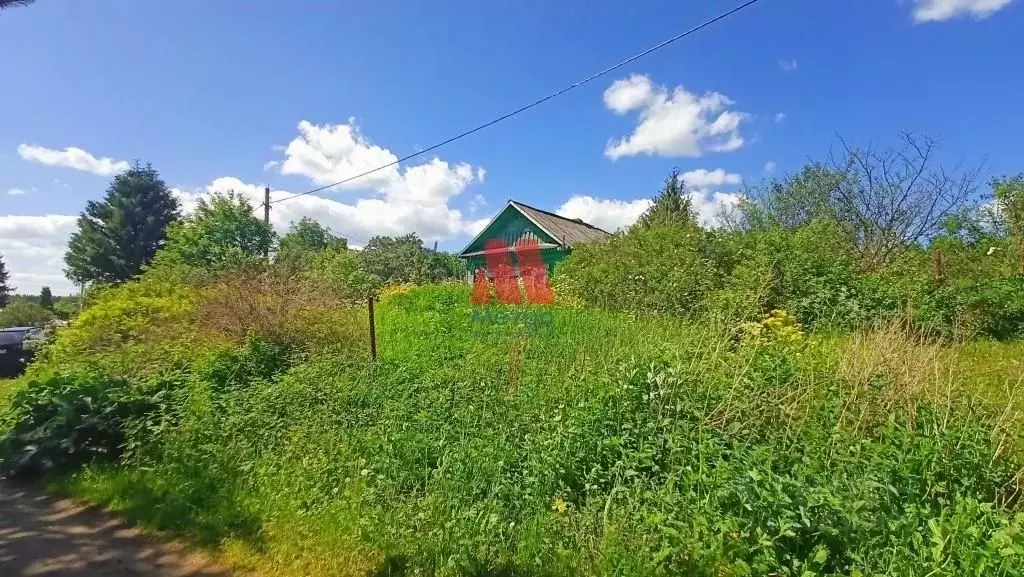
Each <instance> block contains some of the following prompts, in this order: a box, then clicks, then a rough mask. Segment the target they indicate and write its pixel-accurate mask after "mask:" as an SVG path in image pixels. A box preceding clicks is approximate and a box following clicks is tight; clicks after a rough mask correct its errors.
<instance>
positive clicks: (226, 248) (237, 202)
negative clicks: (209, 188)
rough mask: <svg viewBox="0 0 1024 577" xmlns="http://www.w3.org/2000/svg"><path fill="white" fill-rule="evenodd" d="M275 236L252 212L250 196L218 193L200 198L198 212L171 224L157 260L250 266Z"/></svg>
mask: <svg viewBox="0 0 1024 577" xmlns="http://www.w3.org/2000/svg"><path fill="white" fill-rule="evenodd" d="M274 240H275V235H274V231H273V229H271V228H270V225H269V224H266V223H265V222H263V221H262V220H260V219H258V218H256V217H255V216H254V215H253V207H252V204H250V203H249V201H248V200H246V199H245V198H244V197H242V196H240V195H237V194H235V193H234V192H228V193H227V194H222V193H216V194H214V195H213V196H212V197H211V198H210V199H209V200H206V199H200V201H199V204H198V205H197V206H196V210H195V212H193V213H192V214H191V215H189V216H188V218H186V219H185V220H183V221H182V222H180V223H177V224H175V225H174V226H173V227H171V229H170V230H169V231H168V234H167V246H166V247H165V248H164V249H163V250H162V251H160V254H159V255H158V257H157V263H158V264H172V265H173V264H178V265H185V266H189V267H197V268H203V269H209V270H222V269H227V268H234V267H240V266H251V265H254V264H256V263H257V262H260V261H262V260H263V259H264V255H265V254H267V252H268V251H269V250H270V248H271V247H272V246H273V244H274Z"/></svg>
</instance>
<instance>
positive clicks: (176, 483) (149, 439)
mask: <svg viewBox="0 0 1024 577" xmlns="http://www.w3.org/2000/svg"><path fill="white" fill-rule="evenodd" d="M468 290H469V289H468V288H467V287H461V286H448V287H438V286H433V287H421V288H416V289H412V290H408V291H404V292H403V291H397V292H394V293H392V294H389V295H388V296H386V297H385V298H384V299H383V301H382V302H381V303H380V305H379V307H378V323H377V326H378V339H379V342H378V351H379V355H380V357H379V360H378V362H376V363H370V362H369V361H368V360H367V359H366V355H365V353H364V352H363V350H362V349H359V348H358V347H353V348H350V349H348V350H347V351H346V352H343V353H335V354H319V355H303V354H295V352H294V349H293V348H291V347H290V346H289V345H288V344H287V343H282V342H280V341H273V340H267V339H264V338H261V337H259V336H253V335H250V336H249V337H247V340H245V341H239V342H238V345H237V346H235V347H234V348H224V349H218V350H216V351H212V352H210V354H209V355H206V356H204V357H202V358H197V360H195V361H193V362H191V363H189V364H188V365H187V367H185V368H183V369H182V370H181V371H180V372H177V373H174V374H175V377H174V378H176V379H178V384H177V386H175V387H173V388H172V389H171V390H173V394H172V395H171V397H170V398H168V399H167V401H166V405H165V406H164V407H163V408H162V410H161V412H160V413H159V417H158V418H152V419H150V420H149V421H148V422H149V423H150V424H151V426H149V427H147V428H145V429H136V430H135V432H134V433H133V434H136V435H138V437H137V438H134V439H132V441H131V442H132V443H133V446H137V447H138V449H137V450H135V451H133V452H132V454H131V455H130V457H129V458H127V459H126V460H125V461H124V462H123V463H122V464H120V465H119V466H116V467H111V466H102V465H95V466H92V467H89V468H87V469H85V470H84V471H83V472H81V473H79V474H77V475H76V476H74V477H72V478H70V479H68V480H66V481H65V485H64V486H65V488H66V489H68V490H69V491H71V492H73V493H75V494H78V495H82V496H85V497H87V498H90V499H93V500H96V501H99V502H103V503H107V504H109V505H110V506H112V507H114V508H117V509H119V510H122V511H125V512H126V513H127V514H129V515H130V516H133V517H135V518H137V519H140V520H142V521H143V522H145V523H148V524H150V525H153V526H156V527H160V528H164V529H170V530H174V531H180V532H183V533H187V534H190V535H192V536H193V537H195V538H198V539H200V540H202V541H204V542H207V543H211V544H218V545H220V546H221V547H224V548H226V549H227V550H229V551H232V552H233V554H234V555H236V556H238V557H243V558H245V559H246V560H247V561H251V562H254V563H256V564H257V565H259V566H261V567H262V568H264V569H271V570H273V571H274V572H282V573H288V574H297V575H298V574H332V575H368V574H377V575H387V574H392V575H398V574H408V575H559V576H562V575H658V574H664V575H707V576H715V577H721V576H726V575H769V574H775V575H801V576H812V575H962V574H983V575H1016V574H1020V573H1021V572H1022V571H1024V534H1022V530H1024V515H1022V513H1021V512H1020V502H1019V494H1018V485H1019V482H1020V475H1019V471H1020V469H1021V461H1020V458H1019V456H1020V452H1019V450H1018V449H1017V447H1018V443H1019V439H1020V433H1019V430H1020V429H1019V427H1018V426H1017V425H1018V424H1019V418H1018V417H1019V415H1018V407H1019V404H1018V403H1017V401H1016V399H1015V396H1014V395H1013V392H1012V389H1013V387H1014V385H1015V384H1016V382H1015V381H1013V380H1012V376H1011V375H1012V372H1013V370H1014V367H1015V366H1016V365H1010V366H1008V368H1005V370H1003V371H1002V372H1000V373H998V374H996V373H991V374H989V373H983V371H979V370H978V369H977V366H976V365H975V364H973V363H972V362H971V361H970V358H971V356H972V355H974V356H977V355H979V354H980V353H979V352H978V351H979V350H981V351H985V352H986V354H992V355H996V354H997V353H996V352H993V351H995V350H996V349H985V348H984V347H982V348H981V349H973V348H971V347H972V346H974V345H967V346H956V347H949V346H945V345H939V344H936V343H932V342H929V341H925V340H922V339H918V338H915V337H914V336H913V335H908V334H907V333H905V332H904V331H901V330H899V329H898V328H895V327H893V328H889V329H886V330H876V331H870V332H864V333H858V334H855V335H853V336H852V337H835V336H832V337H818V336H809V337H808V336H801V337H800V338H786V339H781V338H774V337H773V336H772V334H771V333H770V332H767V333H765V334H763V335H761V337H759V338H758V339H756V340H754V341H750V340H744V339H742V338H739V336H738V335H737V334H736V333H735V327H732V326H726V325H719V324H716V323H713V322H710V321H709V322H707V323H699V322H693V321H682V320H673V319H668V318H661V317H655V318H648V317H637V316H631V315H627V314H617V313H609V312H604V311H595V310H588V309H562V308H555V309H537V310H530V309H527V312H525V313H522V314H518V315H510V316H509V317H507V319H500V320H499V319H498V318H497V317H489V318H487V319H481V318H480V317H479V315H478V316H477V317H474V315H473V310H472V308H471V307H470V305H469V294H468ZM337 314H342V313H341V312H338V313H337ZM349 314H351V315H352V321H351V322H352V323H353V324H352V326H353V327H356V326H359V327H360V328H363V327H362V326H361V325H357V324H355V323H358V322H360V321H358V320H356V319H357V318H362V315H364V314H365V311H362V310H358V309H356V310H351V311H349ZM530 314H535V315H541V317H542V318H547V317H544V316H543V315H550V319H551V322H550V323H546V322H544V323H536V324H535V323H532V322H529V321H530V319H531V318H533V317H529V316H528V315H530ZM524 315H527V316H524ZM345 334H347V335H349V337H346V338H353V339H355V338H356V337H355V334H356V330H355V329H353V331H351V332H349V333H345ZM992 346H995V345H992ZM1000 346H1012V345H1000ZM1003 389H1007V390H1009V393H1007V395H1006V396H1003V394H1002V393H999V392H998V391H1001V390H1003Z"/></svg>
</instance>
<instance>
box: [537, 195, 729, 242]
mask: <svg viewBox="0 0 1024 577" xmlns="http://www.w3.org/2000/svg"><path fill="white" fill-rule="evenodd" d="M740 197H741V195H740V194H739V193H733V192H711V191H707V190H696V191H692V192H691V193H690V201H691V203H692V206H693V210H694V212H695V213H696V214H697V219H698V220H699V221H700V223H701V224H703V225H704V226H709V227H714V226H718V224H719V216H720V215H721V214H722V212H723V210H725V209H728V208H731V207H733V206H736V203H738V202H739V200H740ZM652 202H653V201H652V200H651V199H649V198H641V199H637V200H616V199H610V198H594V197H592V196H581V195H577V196H573V197H572V198H570V199H569V200H567V201H566V202H565V203H563V204H562V206H560V207H558V209H557V210H556V211H555V212H556V213H558V214H559V215H561V216H564V217H566V218H579V219H582V220H583V221H584V222H588V223H590V224H592V225H594V226H596V227H599V228H602V229H604V230H607V231H609V232H614V231H616V230H620V229H623V228H626V227H628V226H631V225H632V224H633V223H635V222H636V221H637V219H638V218H640V215H642V214H643V213H644V211H646V210H647V209H648V208H650V206H651V204H652Z"/></svg>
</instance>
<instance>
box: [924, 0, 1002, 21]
mask: <svg viewBox="0 0 1024 577" xmlns="http://www.w3.org/2000/svg"><path fill="white" fill-rule="evenodd" d="M1012 1H1013V0H914V3H915V4H916V8H914V20H915V21H917V22H939V21H942V20H949V19H950V18H957V17H963V16H970V17H972V18H974V19H975V20H981V19H983V18H988V17H989V16H991V15H993V14H995V13H996V12H998V11H1000V10H1002V9H1003V8H1005V7H1006V6H1008V5H1009V4H1010V2H1012Z"/></svg>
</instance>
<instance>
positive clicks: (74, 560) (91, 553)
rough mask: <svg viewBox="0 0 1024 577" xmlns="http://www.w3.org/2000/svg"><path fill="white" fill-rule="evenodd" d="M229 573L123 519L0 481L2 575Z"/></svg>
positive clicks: (181, 575)
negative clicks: (160, 540) (141, 530)
mask: <svg viewBox="0 0 1024 577" xmlns="http://www.w3.org/2000/svg"><path fill="white" fill-rule="evenodd" d="M230 574H231V573H230V572H229V571H227V570H225V569H224V568H222V567H218V566H217V565H215V564H214V563H212V562H211V561H210V560H209V559H207V558H205V557H204V556H203V555H201V554H198V553H194V552H189V551H188V550H187V549H185V548H184V547H182V546H181V545H179V544H176V543H164V542H158V541H155V540H153V539H150V538H147V537H146V536H145V535H144V534H143V533H142V532H140V531H138V530H137V529H133V528H132V527H130V526H129V525H128V524H126V523H125V522H124V521H123V520H121V519H119V518H117V517H115V516H112V515H107V514H104V513H102V512H99V511H96V510H94V509H91V508H87V507H82V506H79V505H77V504H75V503H73V502H71V501H68V500H60V499H53V498H51V497H47V496H45V495H42V494H39V493H37V492H34V491H32V490H29V489H25V488H22V487H19V486H16V485H11V484H8V483H7V482H6V481H3V480H0V576H3V577H21V576H30V575H31V576H42V577H53V576H58V575H59V576H61V577H66V576H71V575H74V576H76V577H77V576H81V575H99V576H104V577H127V576H129V575H132V576H138V575H146V576H158V577H172V576H173V577H186V576H189V577H191V576H200V575H202V576H223V577H227V576H229V575H230Z"/></svg>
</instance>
